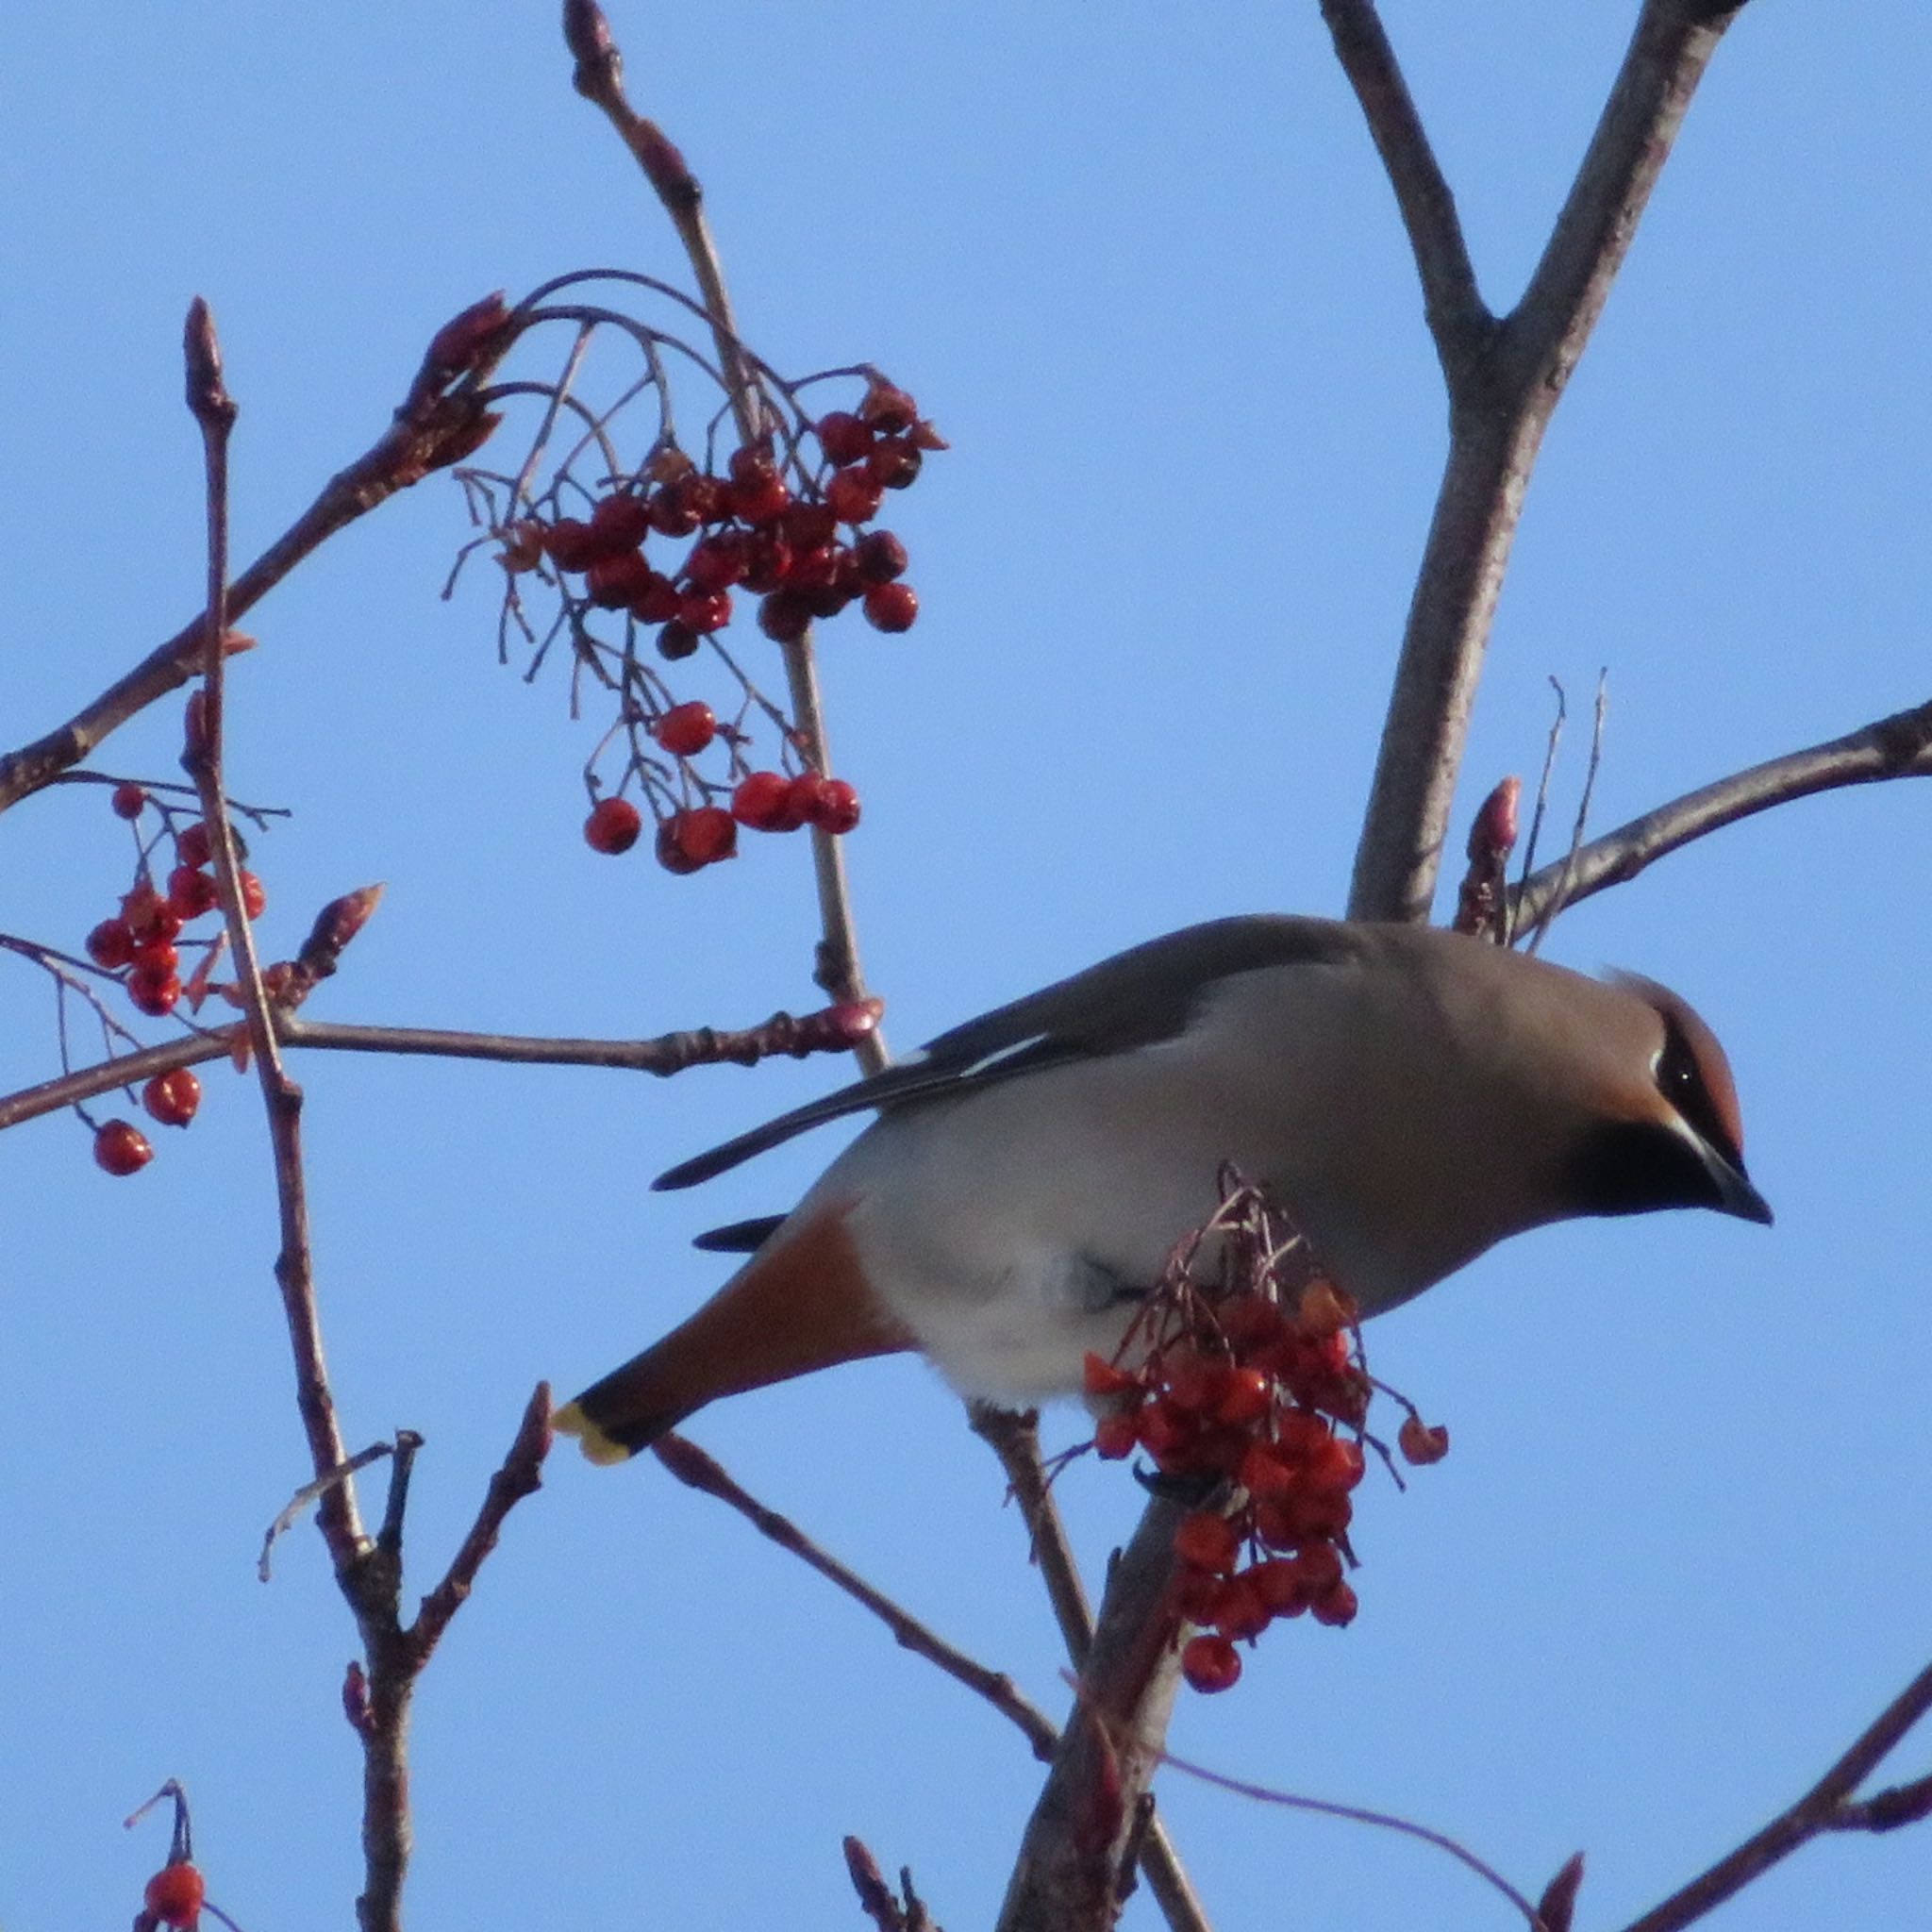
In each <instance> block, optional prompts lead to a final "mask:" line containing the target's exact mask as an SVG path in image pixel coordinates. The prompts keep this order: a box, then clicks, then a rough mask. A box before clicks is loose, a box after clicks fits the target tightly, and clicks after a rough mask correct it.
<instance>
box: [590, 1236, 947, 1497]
mask: <svg viewBox="0 0 1932 1932" xmlns="http://www.w3.org/2000/svg"><path fill="white" fill-rule="evenodd" d="M849 1211H850V1209H849V1207H847V1206H841V1207H836V1208H824V1209H822V1210H821V1211H820V1212H818V1213H816V1214H814V1215H812V1216H811V1218H810V1219H808V1220H807V1221H805V1222H804V1223H802V1224H800V1225H798V1226H797V1227H795V1228H788V1229H786V1230H784V1231H782V1232H781V1233H779V1234H777V1235H774V1237H773V1238H772V1239H771V1240H770V1241H767V1242H766V1243H765V1245H764V1246H763V1247H761V1248H760V1249H759V1250H758V1253H757V1254H755V1255H754V1256H753V1257H751V1259H750V1260H749V1261H747V1262H746V1263H745V1265H744V1266H743V1267H742V1268H741V1269H740V1270H739V1271H738V1273H737V1274H734V1275H733V1276H732V1277H731V1279H730V1280H729V1281H727V1282H726V1283H725V1284H724V1287H723V1288H721V1289H720V1290H719V1291H718V1292H717V1293H716V1294H714V1295H713V1296H712V1297H711V1299H710V1300H709V1301H708V1302H707V1303H706V1304H705V1305H704V1307H701V1308H700V1309H699V1310H698V1311H697V1313H696V1314H694V1315H692V1316H691V1318H690V1320H689V1321H686V1322H683V1323H681V1324H679V1325H678V1326H677V1327H675V1328H674V1329H673V1330H672V1331H671V1333H670V1334H669V1335H667V1336H666V1337H665V1338H664V1339H663V1341H659V1342H658V1343H656V1344H655V1345H653V1346H652V1347H650V1348H647V1349H645V1350H644V1352H643V1353H642V1354H641V1355H638V1356H633V1357H631V1358H630V1360H629V1361H627V1362H625V1365H624V1366H623V1367H622V1368H621V1369H613V1370H612V1371H611V1373H610V1374H608V1375H606V1376H605V1377H604V1379H603V1380H602V1381H601V1382H593V1383H591V1386H590V1387H589V1388H588V1389H586V1390H585V1391H583V1393H582V1394H581V1395H579V1396H578V1397H577V1398H576V1399H575V1401H574V1402H570V1403H566V1404H565V1405H564V1407H562V1408H560V1409H558V1412H557V1417H556V1427H557V1428H558V1431H559V1432H560V1433H561V1434H564V1435H569V1436H575V1437H577V1438H578V1439H579V1441H580V1442H581V1444H582V1447H583V1452H584V1454H585V1455H586V1456H587V1457H590V1459H591V1461H592V1462H600V1463H608V1462H623V1461H625V1460H627V1459H628V1458H629V1457H633V1456H635V1455H636V1454H637V1453H638V1451H639V1450H641V1449H648V1448H649V1447H650V1446H651V1444H652V1443H653V1442H655V1441H657V1440H658V1437H659V1436H661V1435H663V1434H664V1433H665V1432H666V1431H667V1430H670V1429H675V1427H676V1426H677V1424H679V1423H681V1422H682V1421H684V1419H685V1418H686V1417H687V1416H689V1415H691V1414H692V1413H693V1412H694V1411H695V1410H697V1409H700V1408H702V1407H704V1406H705V1405H706V1404H707V1403H708V1402H715V1401H716V1400H717V1399H718V1397H719V1396H721V1395H736V1394H739V1393H741V1392H742V1391H745V1390H747V1389H762V1388H764V1387H765V1386H766V1385H767V1384H769V1383H772V1382H783V1381H787V1380H789V1379H790V1378H791V1376H793V1375H803V1374H808V1373H809V1372H810V1371H812V1370H814V1369H827V1368H831V1367H832V1366H833V1365H834V1364H836V1363H838V1362H844V1361H857V1360H858V1359H859V1358H860V1357H864V1356H873V1355H891V1354H894V1353H896V1352H897V1351H899V1350H901V1349H906V1348H910V1347H911V1346H912V1345H913V1341H912V1338H911V1336H910V1335H908V1333H907V1332H906V1330H905V1329H904V1328H903V1327H902V1326H901V1325H900V1324H899V1323H898V1322H897V1321H896V1320H895V1319H894V1318H893V1317H892V1315H891V1313H890V1312H889V1311H888V1310H887V1308H886V1307H885V1306H884V1304H883V1303H881V1302H880V1301H879V1300H878V1299H877V1297H876V1296H875V1295H874V1293H873V1291H872V1289H871V1287H870V1286H869V1285H868V1283H867V1281H866V1277H865V1270H864V1267H863V1265H862V1264H861V1263H860V1260H859V1257H858V1250H857V1248H856V1247H855V1246H854V1245H853V1241H852V1237H851V1235H850V1234H849V1233H848V1232H847V1231H846V1227H845V1217H846V1214H847V1213H848V1212H849Z"/></svg>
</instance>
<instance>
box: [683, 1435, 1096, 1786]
mask: <svg viewBox="0 0 1932 1932" xmlns="http://www.w3.org/2000/svg"><path fill="white" fill-rule="evenodd" d="M651 1453H652V1454H653V1455H654V1456H655V1457H657V1458H658V1461H659V1462H661V1463H662V1464H663V1465H664V1467H665V1468H666V1469H668V1470H669V1471H670V1472H671V1474H673V1475H675V1477H676V1478H677V1479H678V1481H679V1482H681V1483H684V1484H686V1485H687V1486H688V1487H689V1488H691V1489H693V1490H698V1491H702V1492H703V1493H704V1494H705V1495H708V1496H715V1497H716V1498H717V1499H718V1500H719V1502H721V1503H725V1504H728V1505H729V1506H730V1507H732V1508H733V1509H736V1510H737V1511H738V1513H739V1514H740V1515H741V1516H742V1517H743V1518H744V1519H745V1521H746V1522H747V1523H749V1524H751V1525H752V1527H753V1528H754V1529H756V1530H757V1531H758V1534H759V1535H760V1536H764V1537H768V1538H770V1539H771V1541H773V1542H774V1543H776V1544H777V1545H778V1547H779V1548H780V1549H783V1550H789V1551H790V1552H791V1555H792V1556H794V1557H798V1558H799V1560H800V1561H801V1562H803V1563H806V1564H808V1566H809V1567H810V1568H812V1569H814V1570H816V1571H817V1572H818V1573H819V1574H820V1575H821V1576H823V1577H824V1578H826V1579H827V1580H828V1581H829V1582H832V1583H834V1584H836V1585H837V1586H838V1587H839V1588H840V1589H841V1590H842V1591H844V1592H845V1594H846V1595H847V1596H849V1597H851V1598H852V1599H853V1600H854V1601H855V1602H857V1603H859V1604H862V1605H863V1606H864V1607H866V1608H867V1609H868V1610H870V1611H871V1612H872V1613H873V1615H874V1616H875V1617H877V1618H878V1619H879V1620H880V1622H881V1623H883V1624H885V1625H886V1627H887V1628H888V1629H889V1630H890V1631H891V1633H892V1636H893V1639H894V1640H895V1641H897V1642H899V1643H901V1644H903V1645H904V1646H905V1648H906V1649H908V1650H909V1651H911V1652H912V1653H913V1654H914V1655H915V1656H918V1657H924V1658H925V1659H926V1661H927V1662H928V1663H933V1664H937V1665H938V1666H939V1668H940V1669H941V1670H942V1671H943V1672H945V1674H947V1676H949V1677H951V1678H953V1679H954V1680H955V1681H956V1682H958V1683H960V1684H963V1685H965V1686H966V1688H967V1689H968V1690H969V1691H974V1692H975V1693H976V1694H977V1695H978V1696H981V1697H983V1698H985V1699H986V1701H987V1702H988V1703H989V1704H991V1706H992V1707H993V1708H994V1709H995V1710H997V1711H998V1712H999V1713H1000V1715H1001V1716H1002V1717H1006V1718H1009V1719H1010V1720H1011V1721H1012V1722H1013V1723H1014V1724H1017V1725H1019V1727H1020V1729H1021V1730H1022V1731H1024V1733H1025V1734H1026V1740H1027V1742H1028V1743H1030V1744H1031V1745H1032V1746H1033V1755H1034V1756H1035V1757H1039V1758H1041V1760H1042V1761H1044V1760H1046V1759H1049V1758H1051V1757H1052V1756H1053V1752H1054V1747H1055V1745H1056V1744H1057V1743H1058V1741H1059V1731H1058V1728H1057V1727H1056V1726H1055V1724H1054V1722H1053V1720H1052V1719H1051V1718H1049V1717H1048V1716H1047V1715H1046V1713H1045V1712H1044V1711H1042V1710H1040V1709H1038V1708H1036V1707H1035V1706H1033V1705H1032V1704H1030V1703H1029V1702H1028V1701H1027V1700H1026V1698H1025V1697H1024V1695H1023V1694H1022V1693H1021V1691H1019V1690H1018V1688H1017V1687H1016V1686H1015V1685H1014V1683H1013V1680H1012V1679H1011V1678H1010V1677H1008V1675H1007V1674H1006V1673H1005V1672H1004V1671H994V1670H989V1669H988V1668H987V1666H986V1665H984V1664H982V1663H979V1662H977V1661H976V1660H975V1659H974V1658H973V1657H968V1656H967V1655H966V1653H965V1652H964V1651H962V1650H959V1649H958V1648H956V1647H955V1646H954V1645H952V1644H950V1643H948V1642H947V1641H946V1640H945V1639H944V1638H943V1637H941V1636H940V1635H939V1634H938V1632H936V1631H934V1630H932V1629H930V1628H928V1626H927V1625H925V1624H922V1623H921V1622H920V1621H919V1619H918V1618H916V1617H915V1616H913V1615H912V1614H911V1613H910V1612H909V1611H908V1610H905V1609H902V1608H901V1607H900V1606H899V1605H897V1604H895V1603H894V1602H893V1601H892V1600H891V1597H889V1596H887V1595H886V1594H885V1593H884V1592H883V1591H878V1590H875V1589H874V1587H873V1586H872V1585H871V1584H869V1583H868V1582H866V1580H865V1579H864V1577H862V1576H860V1575H859V1574H858V1573H857V1572H856V1571H854V1570H850V1569H848V1568H847V1567H846V1566H845V1565H844V1564H843V1563H841V1562H840V1560H839V1559H838V1557H834V1556H831V1555H829V1554H828V1553H827V1552H826V1551H824V1550H823V1549H821V1548H820V1546H819V1545H818V1544H817V1543H815V1542H814V1541H812V1540H811V1538H810V1537H808V1535H806V1533H805V1532H804V1531H803V1530H802V1529H800V1528H799V1527H798V1525H797V1524H795V1523H793V1522H792V1521H791V1519H790V1518H789V1517H785V1516H780V1515H779V1514H778V1512H777V1511H776V1510H775V1509H768V1508H766V1507H765V1506H764V1505H763V1504H762V1503H760V1502H759V1501H758V1498H757V1497H756V1496H753V1495H751V1494H750V1493H749V1492H748V1491H745V1490H742V1489H741V1488H740V1487H739V1485H738V1484H737V1483H736V1482H734V1481H733V1480H732V1479H731V1477H730V1475H729V1474H726V1472H725V1471H724V1468H723V1467H722V1466H721V1465H720V1464H719V1463H718V1462H717V1461H716V1460H715V1459H714V1458H713V1457H709V1456H708V1455H707V1454H706V1453H705V1452H704V1450H702V1449H700V1448H699V1447H698V1445H697V1444H696V1443H695V1442H693V1441H690V1440H689V1439H688V1438H687V1437H684V1436H678V1435H669V1436H661V1437H659V1438H658V1441H656V1442H654V1443H653V1444H652V1445H651Z"/></svg>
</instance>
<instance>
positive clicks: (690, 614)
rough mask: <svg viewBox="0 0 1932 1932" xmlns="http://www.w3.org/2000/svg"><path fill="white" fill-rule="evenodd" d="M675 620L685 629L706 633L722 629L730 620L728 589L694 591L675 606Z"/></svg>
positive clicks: (729, 595) (729, 594) (729, 593)
mask: <svg viewBox="0 0 1932 1932" xmlns="http://www.w3.org/2000/svg"><path fill="white" fill-rule="evenodd" d="M677 622H678V623H679V624H681V625H684V627H685V628H686V629H687V630H695V631H702V632H705V633H707V634H708V633H709V632H711V631H714V630H723V629H724V626H725V625H727V624H729V623H730V622H731V592H730V591H694V592H693V593H692V594H691V596H689V597H687V598H686V599H685V600H684V602H683V603H682V604H680V605H679V606H678V607H677Z"/></svg>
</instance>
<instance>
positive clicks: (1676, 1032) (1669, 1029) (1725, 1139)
mask: <svg viewBox="0 0 1932 1932" xmlns="http://www.w3.org/2000/svg"><path fill="white" fill-rule="evenodd" d="M1663 1021H1664V1044H1663V1051H1662V1052H1661V1053H1659V1054H1658V1055H1657V1091H1658V1092H1659V1093H1661V1094H1662V1095H1663V1097H1664V1098H1665V1099H1666V1100H1667V1101H1669V1102H1670V1104H1671V1105H1672V1106H1673V1107H1674V1108H1676V1109H1677V1111H1678V1112H1679V1113H1680V1114H1682V1115H1683V1117H1684V1119H1685V1121H1686V1122H1687V1123H1688V1124H1690V1125H1691V1127H1693V1128H1694V1129H1695V1130H1696V1131H1697V1133H1698V1134H1699V1135H1700V1136H1701V1137H1702V1138H1703V1139H1704V1141H1706V1142H1707V1143H1708V1144H1709V1145H1710V1146H1711V1147H1713V1148H1715V1149H1716V1150H1717V1152H1718V1153H1720V1154H1721V1155H1723V1156H1724V1158H1725V1159H1726V1160H1728V1161H1729V1162H1730V1163H1731V1165H1732V1166H1733V1167H1740V1166H1741V1165H1742V1161H1743V1150H1742V1149H1741V1148H1740V1146H1739V1145H1738V1143H1737V1141H1735V1140H1734V1139H1733V1138H1732V1135H1731V1131H1730V1129H1729V1127H1727V1126H1726V1125H1725V1124H1724V1117H1723V1115H1722V1114H1720V1113H1719V1112H1718V1109H1717V1105H1716V1103H1715V1102H1714V1101H1713V1100H1712V1099H1711V1097H1710V1089H1709V1087H1708V1086H1707V1084H1706V1082H1705V1077H1704V1069H1703V1067H1702V1066H1701V1065H1700V1064H1699V1063H1698V1058H1697V1053H1696V1050H1695V1048H1693V1047H1692V1046H1691V1041H1690V1040H1689V1039H1688V1038H1687V1037H1686V1035H1685V1032H1684V1029H1683V1028H1682V1027H1681V1026H1680V1025H1679V1024H1677V1022H1676V1020H1675V1019H1674V1017H1672V1016H1671V1015H1670V1014H1668V1013H1667V1014H1665V1015H1664V1016H1663Z"/></svg>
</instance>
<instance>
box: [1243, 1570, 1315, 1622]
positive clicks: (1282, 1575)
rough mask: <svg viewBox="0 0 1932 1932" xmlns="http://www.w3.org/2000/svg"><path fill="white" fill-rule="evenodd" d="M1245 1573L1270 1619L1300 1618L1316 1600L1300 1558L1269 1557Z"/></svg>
mask: <svg viewBox="0 0 1932 1932" xmlns="http://www.w3.org/2000/svg"><path fill="white" fill-rule="evenodd" d="M1243 1574H1245V1575H1246V1576H1247V1577H1248V1579H1249V1580H1250V1581H1251V1582H1252V1583H1253V1584H1254V1586H1255V1590H1256V1592H1257V1595H1258V1596H1259V1597H1260V1599H1261V1601H1262V1603H1263V1604H1264V1605H1266V1606H1267V1608H1268V1612H1269V1614H1270V1615H1271V1616H1275V1617H1298V1616H1300V1615H1301V1613H1302V1612H1303V1611H1304V1610H1305V1609H1307V1607H1308V1605H1309V1604H1310V1603H1311V1602H1312V1601H1313V1599H1314V1591H1312V1590H1310V1589H1309V1588H1308V1580H1307V1575H1306V1574H1305V1573H1304V1572H1303V1570H1302V1567H1301V1560H1300V1558H1299V1557H1269V1558H1268V1560H1267V1561H1266V1562H1265V1563H1257V1564H1256V1565H1255V1567H1254V1568H1253V1569H1252V1570H1249V1571H1246V1572H1244V1573H1243Z"/></svg>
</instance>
